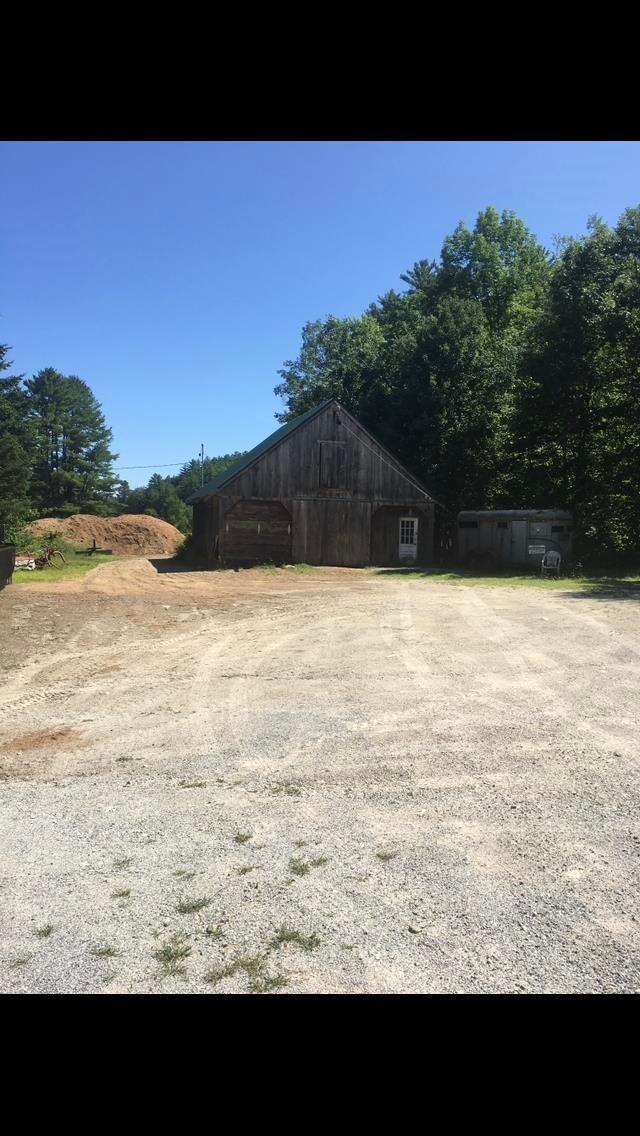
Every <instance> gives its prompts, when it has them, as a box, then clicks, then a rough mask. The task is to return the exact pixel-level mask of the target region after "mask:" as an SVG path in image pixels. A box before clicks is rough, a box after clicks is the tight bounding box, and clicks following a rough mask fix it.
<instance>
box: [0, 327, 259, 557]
mask: <svg viewBox="0 0 640 1136" xmlns="http://www.w3.org/2000/svg"><path fill="white" fill-rule="evenodd" d="M8 353H9V348H8V347H7V346H5V345H0V539H2V540H10V541H11V542H12V543H16V544H18V545H21V544H22V543H23V542H24V540H25V539H26V537H25V534H24V531H23V526H24V524H25V522H27V521H29V520H32V519H33V518H35V517H39V516H40V517H44V516H68V515H70V514H72V513H94V514H98V515H101V516H112V515H116V514H118V513H147V514H150V515H151V516H155V517H161V518H162V520H165V521H169V523H170V524H172V525H175V526H176V528H179V529H180V530H181V532H183V533H185V534H186V533H188V532H190V529H191V507H190V506H188V505H186V504H185V500H186V498H187V497H188V496H189V495H190V494H191V493H193V491H194V489H197V488H198V487H199V486H200V483H201V477H202V470H203V468H204V478H205V480H206V481H208V480H210V479H211V478H213V477H215V476H216V474H218V473H220V472H221V471H222V470H223V469H226V468H227V467H228V466H229V465H231V463H232V462H234V461H235V460H236V458H238V457H239V456H240V455H239V454H237V453H236V454H226V455H225V456H224V457H219V458H205V460H204V463H203V466H201V463H200V462H199V461H196V460H193V461H191V462H188V463H187V464H186V465H184V466H183V467H182V469H181V470H180V473H178V474H177V475H176V476H174V477H162V476H161V474H158V473H156V474H154V475H153V476H152V477H151V478H150V480H149V482H148V484H147V485H146V486H145V487H143V488H140V489H131V488H130V486H129V485H128V483H127V482H126V481H122V480H119V479H118V477H117V475H116V473H115V472H114V470H113V461H114V460H115V457H116V456H117V455H115V454H113V453H112V452H111V449H110V446H111V439H112V433H111V430H110V429H109V427H108V426H107V424H106V422H105V419H104V415H103V413H102V408H101V407H100V404H99V403H98V401H97V399H96V398H95V396H94V394H93V393H92V391H91V390H90V388H89V387H88V386H87V384H86V383H85V382H83V380H82V379H79V378H77V376H75V375H61V374H60V373H59V372H58V371H56V370H54V368H53V367H46V368H45V369H44V370H42V371H39V372H38V374H37V375H34V376H33V378H31V379H26V380H25V378H24V376H23V375H10V374H6V373H5V372H8V371H9V370H10V369H11V364H10V362H9V361H8ZM27 543H28V542H27ZM58 543H59V539H58Z"/></svg>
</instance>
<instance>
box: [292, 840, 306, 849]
mask: <svg viewBox="0 0 640 1136" xmlns="http://www.w3.org/2000/svg"><path fill="white" fill-rule="evenodd" d="M306 844H307V842H306V840H294V842H293V846H294V848H305V847H306Z"/></svg>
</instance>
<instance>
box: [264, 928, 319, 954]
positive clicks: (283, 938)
mask: <svg viewBox="0 0 640 1136" xmlns="http://www.w3.org/2000/svg"><path fill="white" fill-rule="evenodd" d="M283 943H294V944H295V946H296V947H300V949H301V950H303V951H315V949H316V947H319V946H320V939H319V938H318V936H317V935H316V933H315V931H312V933H311V934H310V935H303V933H302V931H296V930H295V929H294V928H293V927H287V926H286V924H283V925H282V927H278V929H277V931H276V933H275V935H274V936H273V938H272V939H271V941H270V944H269V945H270V946H271V947H273V948H274V950H277V948H278V947H281V946H282V944H283Z"/></svg>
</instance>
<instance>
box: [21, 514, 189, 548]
mask: <svg viewBox="0 0 640 1136" xmlns="http://www.w3.org/2000/svg"><path fill="white" fill-rule="evenodd" d="M27 528H28V530H29V532H32V533H34V534H35V535H36V536H38V537H40V538H41V539H42V538H43V537H45V536H46V535H47V533H50V532H55V533H60V535H61V536H62V537H64V539H65V540H68V541H69V543H70V544H77V545H81V546H82V547H89V546H90V545H91V544H92V543H93V541H94V539H95V542H96V544H97V545H98V547H99V548H111V549H112V550H113V552H115V553H119V554H120V555H121V556H173V555H174V554H175V553H176V552H177V550H178V548H179V546H180V545H181V544H182V541H183V540H184V536H183V534H182V533H181V532H180V531H179V530H178V529H176V528H174V526H173V525H170V524H169V523H168V522H167V521H161V520H160V519H159V518H158V517H146V516H144V515H140V514H135V513H124V514H123V515H122V516H121V517H92V516H90V515H89V514H85V513H76V514H75V516H73V517H65V518H61V517H41V518H40V520H38V521H33V522H32V523H31V524H30V525H28V526H27Z"/></svg>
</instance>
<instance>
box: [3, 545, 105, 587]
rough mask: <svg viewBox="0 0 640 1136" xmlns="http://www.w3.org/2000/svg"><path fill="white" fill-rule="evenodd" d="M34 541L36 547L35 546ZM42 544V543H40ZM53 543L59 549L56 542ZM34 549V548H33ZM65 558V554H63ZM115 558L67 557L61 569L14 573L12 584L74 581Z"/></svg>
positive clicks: (36, 569)
mask: <svg viewBox="0 0 640 1136" xmlns="http://www.w3.org/2000/svg"><path fill="white" fill-rule="evenodd" d="M37 543H38V542H37V541H36V545H37ZM41 543H42V542H41ZM53 543H55V544H56V546H57V547H59V544H58V542H57V541H54V542H53ZM34 547H35V546H34ZM65 556H67V553H66V552H65ZM116 559H117V558H116V557H115V556H100V555H99V554H97V555H96V556H76V555H75V553H74V554H73V557H72V558H71V557H69V556H67V563H66V564H63V566H62V568H35V569H34V570H33V572H23V571H22V570H20V571H18V572H14V574H13V582H14V584H28V583H40V584H45V583H46V584H53V583H55V584H58V583H61V582H62V581H63V580H75V579H77V578H78V576H84V575H86V573H87V572H90V571H91V569H92V568H97V567H98V565H99V564H109V563H111V562H112V561H114V560H116Z"/></svg>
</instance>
